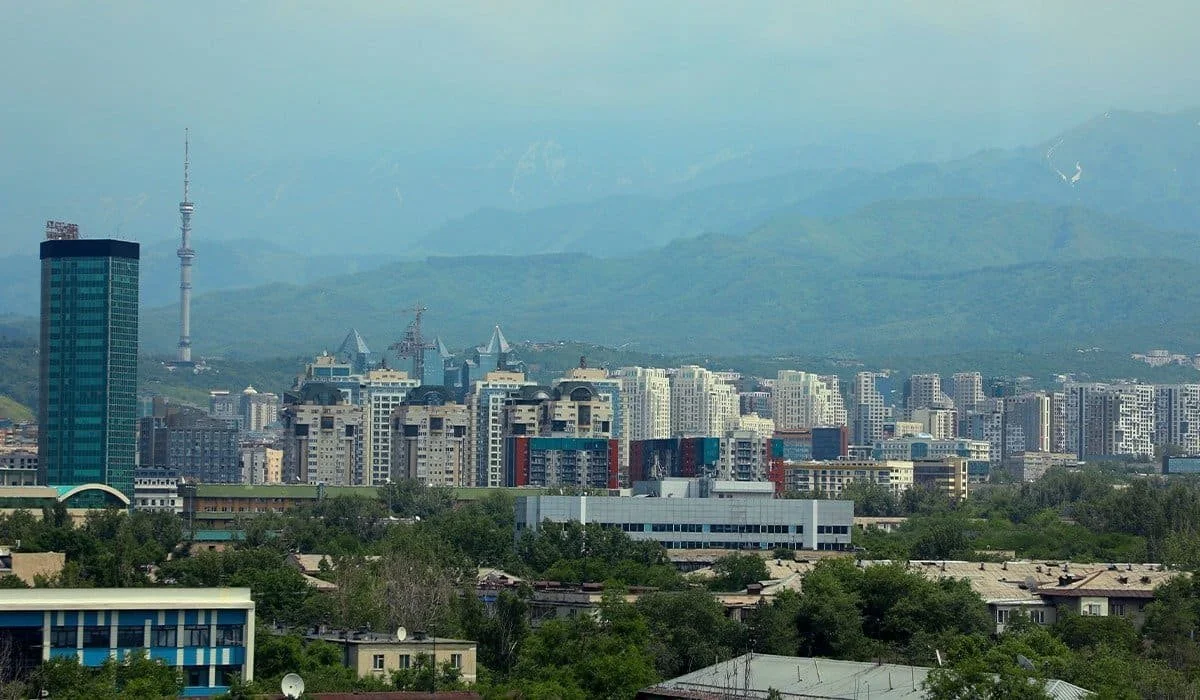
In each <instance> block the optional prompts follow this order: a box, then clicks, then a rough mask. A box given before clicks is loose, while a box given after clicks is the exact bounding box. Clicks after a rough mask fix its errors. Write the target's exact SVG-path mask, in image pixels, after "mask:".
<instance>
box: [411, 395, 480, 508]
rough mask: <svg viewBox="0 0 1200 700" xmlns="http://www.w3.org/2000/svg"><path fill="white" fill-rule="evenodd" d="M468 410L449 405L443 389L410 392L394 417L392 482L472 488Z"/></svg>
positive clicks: (456, 405)
mask: <svg viewBox="0 0 1200 700" xmlns="http://www.w3.org/2000/svg"><path fill="white" fill-rule="evenodd" d="M470 424H471V415H470V412H469V411H468V410H467V407H466V406H464V405H462V404H457V403H452V402H450V401H449V397H448V395H447V392H446V389H445V388H444V387H432V386H424V387H420V388H417V389H414V390H412V391H411V392H409V395H408V398H407V399H406V400H405V401H403V402H402V403H401V404H400V405H399V406H397V407H396V409H395V411H393V413H392V427H391V431H392V437H391V443H392V478H394V479H416V480H418V481H420V482H421V483H423V484H425V485H427V486H449V487H461V486H469V485H470V484H471V477H472V474H473V471H474V470H473V465H472V464H471V462H470V454H471V449H470V444H469V438H468V432H469V428H470Z"/></svg>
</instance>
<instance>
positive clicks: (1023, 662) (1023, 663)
mask: <svg viewBox="0 0 1200 700" xmlns="http://www.w3.org/2000/svg"><path fill="white" fill-rule="evenodd" d="M1017 665H1018V666H1020V667H1021V668H1023V669H1025V670H1026V671H1032V670H1033V662H1032V661H1030V660H1029V659H1028V657H1026V656H1024V655H1022V654H1017Z"/></svg>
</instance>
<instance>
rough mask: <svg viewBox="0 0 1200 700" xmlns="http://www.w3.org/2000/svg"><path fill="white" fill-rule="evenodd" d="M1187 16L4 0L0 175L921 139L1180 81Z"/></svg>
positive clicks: (1180, 90) (1082, 10) (913, 8)
mask: <svg viewBox="0 0 1200 700" xmlns="http://www.w3.org/2000/svg"><path fill="white" fill-rule="evenodd" d="M1197 26H1200V3H1197V2H1195V0H1178V1H1175V0H1170V1H1158V2H1151V3H1128V2H1123V3H1106V2H1095V1H1094V0H1089V1H1061V0H1055V1H1052V2H1045V1H1044V0H1036V1H1032V2H1014V1H1009V2H993V3H973V2H958V1H951V0H947V1H946V2H907V3H905V2H877V3H874V2H861V3H843V2H836V3H817V2H800V1H798V0H789V1H786V2H646V1H645V0H638V1H636V2H607V1H606V2H590V1H589V2H562V1H548V2H519V3H518V2H503V1H496V0H492V1H489V2H477V3H458V2H446V1H444V0H438V1H437V2H421V3H399V2H385V1H381V0H368V1H361V2H359V1H352V0H339V1H338V2H332V1H330V2H301V1H297V0H288V1H286V2H233V1H220V0H217V1H214V2H187V3H185V2H163V1H161V0H154V1H147V2H135V1H133V0H117V1H114V2H70V3H68V2H54V1H48V0H38V1H37V2H15V1H14V2H3V3H0V65H3V66H4V69H3V70H2V71H0V89H2V91H3V100H2V101H0V162H2V163H3V164H4V168H3V169H4V171H6V172H5V175H7V177H8V179H4V180H0V184H3V183H6V182H7V183H10V184H11V183H13V182H16V181H17V180H21V182H20V184H22V185H23V186H25V185H28V186H30V187H35V188H37V189H38V195H37V196H39V197H42V198H53V197H54V196H55V193H54V186H55V183H54V181H53V178H52V177H50V175H52V173H53V170H54V169H59V170H63V169H69V170H71V171H73V172H80V173H86V174H88V175H89V177H95V178H102V177H103V174H104V172H105V171H106V170H105V169H106V167H107V166H109V165H111V164H112V163H116V162H121V163H126V164H127V163H129V162H134V161H147V162H155V163H157V162H159V161H163V162H170V161H174V160H177V159H178V156H177V151H178V142H179V135H180V133H181V131H182V128H183V127H184V126H185V125H190V126H191V127H192V129H193V130H194V131H197V132H198V133H199V134H201V135H200V136H198V138H199V139H200V140H201V142H202V144H203V146H204V148H205V150H206V152H207V153H208V157H209V158H210V159H213V160H217V159H221V158H225V159H243V160H248V161H249V160H254V159H261V160H270V159H278V158H296V157H307V156H310V155H326V154H346V153H370V152H371V151H372V150H373V149H378V148H381V147H385V148H388V149H391V150H394V151H401V152H403V151H410V150H430V149H432V150H437V149H438V148H443V147H446V146H452V145H454V144H459V143H462V142H465V141H470V140H471V138H474V137H475V136H477V135H478V134H481V133H505V132H521V133H526V132H536V131H538V130H539V129H545V130H547V131H548V132H549V133H553V130H554V129H555V128H572V129H576V130H578V131H582V132H591V133H594V134H597V135H600V137H603V136H604V135H605V134H611V135H612V137H613V138H628V137H629V135H630V134H640V135H642V137H643V138H647V139H654V138H659V137H661V138H664V139H668V138H673V139H676V140H678V141H681V142H686V141H687V140H688V139H701V138H704V136H705V135H706V134H709V133H720V134H724V135H729V134H733V135H735V136H736V137H737V138H743V140H744V138H745V137H747V135H752V136H753V137H754V138H755V139H756V140H757V141H759V142H760V143H771V142H777V143H787V144H792V145H797V144H804V143H819V142H822V141H823V140H825V139H829V138H834V137H835V136H836V137H843V136H844V135H845V134H847V133H861V134H864V135H869V136H872V137H875V138H885V139H886V138H897V139H910V140H924V141H925V142H927V143H929V148H930V155H931V157H932V156H935V155H937V154H939V153H960V152H963V151H964V150H968V149H973V148H977V147H981V146H986V145H993V144H994V145H1015V144H1019V143H1026V142H1029V141H1033V140H1040V139H1042V138H1047V137H1048V136H1049V135H1051V134H1053V133H1054V132H1056V131H1058V130H1060V129H1062V128H1065V127H1067V126H1069V125H1071V124H1073V123H1075V122H1077V121H1082V120H1083V119H1086V118H1088V117H1090V116H1092V115H1094V114H1096V113H1098V112H1102V111H1104V110H1106V109H1110V108H1122V109H1135V110H1172V109H1178V108H1183V107H1189V106H1195V105H1197V104H1200V71H1197V70H1195V67H1196V66H1197V65H1200V42H1196V41H1195V32H1196V27H1197ZM731 138H732V137H731ZM697 150H703V149H697ZM484 155H486V154H481V158H483V157H484ZM164 159H165V160H164ZM47 163H49V164H51V165H46V164H47ZM151 170H153V171H154V172H157V168H151ZM18 173H23V174H25V175H20V176H18V175H17V174H18ZM171 176H172V177H174V176H175V175H174V173H173V172H172V174H171ZM30 181H31V182H30ZM137 189H138V188H134V191H137ZM19 204H20V203H19V202H12V201H10V200H9V199H8V198H5V197H4V195H3V193H0V207H4V206H19ZM34 218H37V217H36V216H34ZM5 221H7V220H5ZM0 233H2V232H0ZM3 235H5V236H7V235H8V234H7V233H4V234H3Z"/></svg>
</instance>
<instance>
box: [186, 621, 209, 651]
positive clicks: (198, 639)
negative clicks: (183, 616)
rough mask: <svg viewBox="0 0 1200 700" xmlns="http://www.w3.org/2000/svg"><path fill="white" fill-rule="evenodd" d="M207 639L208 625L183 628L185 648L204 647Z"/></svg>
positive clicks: (206, 644)
mask: <svg viewBox="0 0 1200 700" xmlns="http://www.w3.org/2000/svg"><path fill="white" fill-rule="evenodd" d="M208 639H209V637H208V625H188V626H187V627H184V628H183V645H184V646H185V647H206V646H208Z"/></svg>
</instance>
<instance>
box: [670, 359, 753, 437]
mask: <svg viewBox="0 0 1200 700" xmlns="http://www.w3.org/2000/svg"><path fill="white" fill-rule="evenodd" d="M737 417H738V395H737V387H735V386H734V385H733V384H730V383H728V382H726V381H724V380H723V379H721V378H720V377H718V376H717V375H716V374H715V373H713V372H710V371H708V370H707V369H705V368H703V367H699V366H696V365H686V366H684V367H680V368H679V369H677V370H675V374H674V375H673V376H672V377H671V433H672V434H673V435H679V436H685V437H687V436H693V437H712V436H720V435H724V434H725V431H726V430H730V429H732V428H733V427H734V426H736V425H737Z"/></svg>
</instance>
